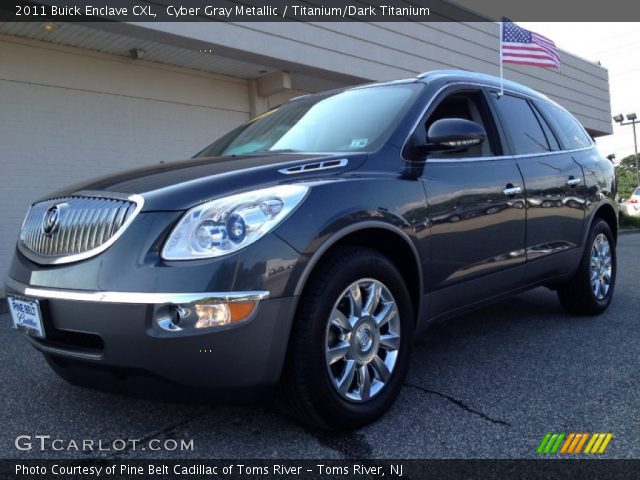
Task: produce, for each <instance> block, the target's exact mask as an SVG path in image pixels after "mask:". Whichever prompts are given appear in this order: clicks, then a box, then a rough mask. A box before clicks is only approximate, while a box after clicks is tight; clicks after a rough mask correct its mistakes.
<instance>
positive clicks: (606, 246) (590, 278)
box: [558, 219, 617, 315]
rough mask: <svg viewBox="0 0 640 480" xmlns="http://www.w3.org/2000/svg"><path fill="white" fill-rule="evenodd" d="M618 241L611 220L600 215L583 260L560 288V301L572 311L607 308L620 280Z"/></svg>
mask: <svg viewBox="0 0 640 480" xmlns="http://www.w3.org/2000/svg"><path fill="white" fill-rule="evenodd" d="M616 270H617V259H616V244H615V241H614V239H613V234H612V232H611V228H610V227H609V224H608V223H607V222H605V221H604V220H602V219H596V221H595V222H594V223H593V225H592V226H591V230H590V231H589V235H588V237H587V242H586V247H585V250H584V253H583V255H582V261H581V263H580V266H579V267H578V270H577V271H576V273H575V275H574V277H573V278H572V279H571V280H569V282H567V283H566V284H565V285H562V286H561V287H560V288H559V289H558V297H559V299H560V303H562V306H563V307H564V308H565V310H567V311H568V312H569V313H574V314H578V315H598V314H600V313H602V312H604V311H605V310H606V309H607V307H608V306H609V303H611V298H612V296H613V290H614V287H615V284H616Z"/></svg>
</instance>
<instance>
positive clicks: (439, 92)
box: [400, 82, 596, 163]
mask: <svg viewBox="0 0 640 480" xmlns="http://www.w3.org/2000/svg"><path fill="white" fill-rule="evenodd" d="M454 86H469V87H481V88H494V89H497V87H496V86H495V85H490V84H487V83H479V82H451V83H447V84H446V85H443V86H442V87H440V88H439V89H438V90H437V91H436V93H434V94H433V95H432V96H431V98H430V99H429V101H428V102H427V104H426V105H425V107H424V108H423V109H422V111H421V112H420V115H418V118H417V119H416V121H415V123H414V124H413V126H412V127H411V129H410V131H409V134H408V135H407V138H406V139H405V140H404V142H403V143H402V147H400V157H401V158H402V160H404V161H405V162H409V163H416V162H415V161H414V160H409V159H407V158H405V156H404V154H403V152H404V149H405V148H406V146H407V144H408V143H409V140H411V137H412V135H413V132H414V131H415V129H416V128H418V125H419V124H420V121H421V120H422V117H424V116H425V115H426V113H427V110H429V108H430V107H431V105H433V102H435V100H436V98H438V96H439V95H440V94H441V93H442V92H443V91H445V90H446V89H448V88H450V87H454ZM504 91H505V92H507V93H512V94H514V95H518V96H521V97H526V98H528V99H529V100H535V101H541V102H548V103H551V104H552V105H558V104H557V103H555V102H553V101H551V100H549V99H547V98H542V97H535V96H533V95H529V94H527V93H523V92H518V91H516V90H512V89H509V88H505V89H504ZM558 106H559V107H560V108H563V107H562V105H558ZM563 109H564V108H563ZM564 110H566V109H564ZM567 111H568V110H567ZM569 114H570V115H571V116H572V117H573V114H571V112H569ZM578 124H579V125H580V126H581V127H582V128H583V129H584V127H583V126H582V124H581V123H580V122H578ZM587 135H588V137H589V140H590V141H591V144H590V145H589V146H587V147H582V148H576V149H573V150H556V151H552V152H540V153H521V154H516V155H499V156H492V157H467V158H451V159H431V160H427V162H438V163H450V162H468V161H476V162H477V161H485V160H502V159H510V158H511V159H513V158H524V157H539V156H543V155H557V154H561V153H573V152H581V151H585V150H589V149H592V148H595V146H596V144H595V142H594V141H593V139H592V138H591V135H589V134H588V133H587Z"/></svg>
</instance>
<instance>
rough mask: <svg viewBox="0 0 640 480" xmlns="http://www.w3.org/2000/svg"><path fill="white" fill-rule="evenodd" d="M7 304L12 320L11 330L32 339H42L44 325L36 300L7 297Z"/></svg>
mask: <svg viewBox="0 0 640 480" xmlns="http://www.w3.org/2000/svg"><path fill="white" fill-rule="evenodd" d="M7 303H8V304H9V310H10V311H11V318H12V319H13V328H15V329H18V330H22V331H23V332H25V333H27V334H28V335H33V336H34V337H39V338H44V325H43V324H42V314H41V313H40V303H39V302H38V300H34V299H31V298H24V297H16V296H13V295H7Z"/></svg>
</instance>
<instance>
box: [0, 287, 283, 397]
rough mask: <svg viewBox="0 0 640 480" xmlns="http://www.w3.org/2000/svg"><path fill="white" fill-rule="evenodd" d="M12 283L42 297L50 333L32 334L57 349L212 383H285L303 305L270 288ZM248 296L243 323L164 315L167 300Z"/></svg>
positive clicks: (68, 355)
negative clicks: (187, 324) (178, 324)
mask: <svg viewBox="0 0 640 480" xmlns="http://www.w3.org/2000/svg"><path fill="white" fill-rule="evenodd" d="M6 291H7V294H9V295H11V294H16V295H21V296H27V297H32V298H37V299H39V300H40V305H41V309H42V316H43V322H44V327H45V332H46V338H45V339H38V338H34V337H28V339H29V341H30V342H31V343H32V344H33V345H34V347H36V348H37V349H38V350H40V351H41V352H43V353H45V354H47V355H48V356H50V357H55V358H59V359H68V360H69V361H73V362H75V363H77V362H80V363H82V364H83V367H89V368H90V367H91V366H95V367H96V369H104V367H114V368H115V369H127V370H135V371H137V372H144V373H147V374H150V375H152V376H156V377H160V378H161V379H164V380H167V381H169V382H172V383H174V384H179V385H183V386H188V387H196V388H208V389H219V388H243V387H262V386H269V385H273V384H275V383H277V381H278V379H279V377H280V372H281V370H282V365H283V362H284V357H285V354H286V350H287V343H288V338H289V331H290V328H291V323H292V319H293V311H294V307H295V301H294V300H295V299H294V297H284V298H277V299H266V297H267V296H268V292H225V293H176V294H171V293H135V292H100V291H96V292H93V291H86V290H61V289H53V288H42V287H32V286H29V285H25V284H23V283H20V282H18V281H16V280H15V279H12V278H9V279H8V280H7V283H6ZM247 299H249V300H252V301H256V302H258V303H257V305H256V307H255V309H254V311H253V313H252V314H251V316H250V317H249V318H248V319H247V320H246V321H244V322H242V323H239V324H237V325H228V326H224V327H215V328H212V329H198V330H195V329H185V330H183V331H167V330H166V329H163V328H161V327H160V325H159V324H158V322H157V317H158V312H159V311H160V310H161V309H163V308H166V307H167V305H172V304H175V305H178V304H182V305H183V304H185V303H193V302H197V301H203V300H206V301H224V302H233V301H241V300H247Z"/></svg>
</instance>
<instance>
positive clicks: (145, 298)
mask: <svg viewBox="0 0 640 480" xmlns="http://www.w3.org/2000/svg"><path fill="white" fill-rule="evenodd" d="M5 286H6V287H7V294H8V295H11V292H15V293H16V294H17V295H24V296H26V297H36V298H42V299H52V300H72V301H77V302H95V303H124V304H138V305H164V304H173V305H182V304H189V303H198V302H201V303H237V302H259V301H260V300H265V299H267V298H269V294H270V293H269V292H268V291H266V290H256V291H246V292H198V293H155V292H106V291H105V292H103V291H90V290H66V289H58V288H45V287H32V286H30V285H25V284H24V283H21V282H18V281H17V280H15V279H13V278H11V277H8V278H7V280H6V283H5Z"/></svg>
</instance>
